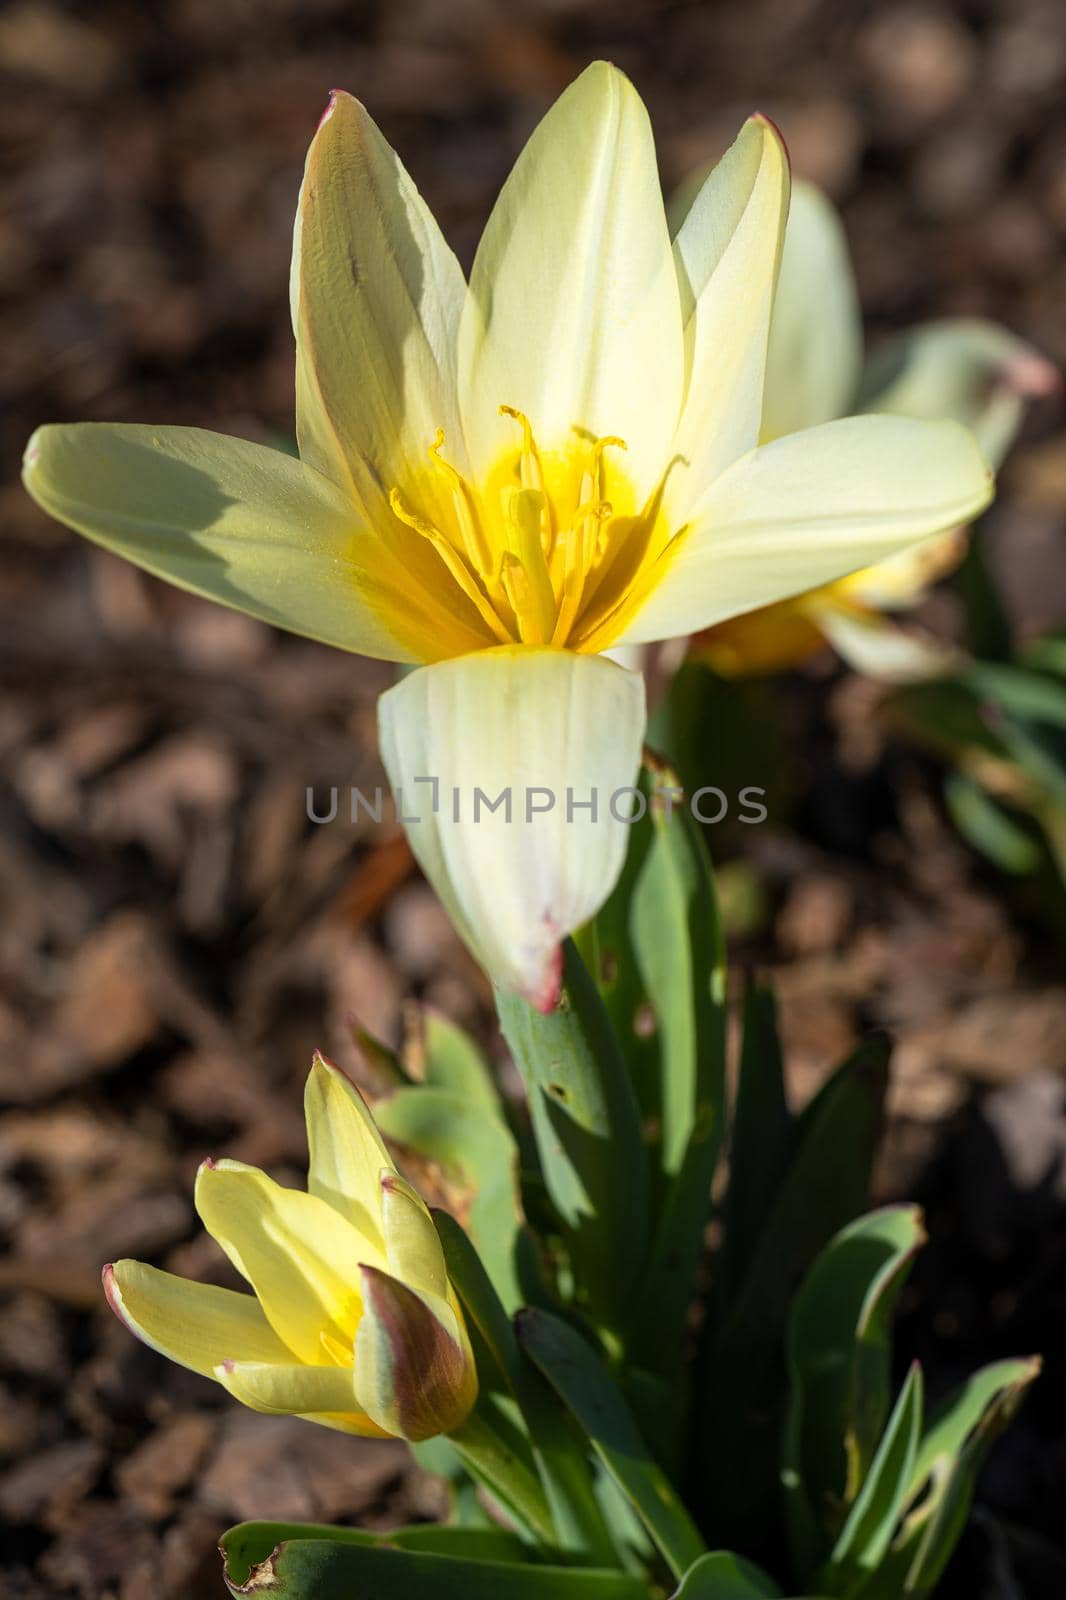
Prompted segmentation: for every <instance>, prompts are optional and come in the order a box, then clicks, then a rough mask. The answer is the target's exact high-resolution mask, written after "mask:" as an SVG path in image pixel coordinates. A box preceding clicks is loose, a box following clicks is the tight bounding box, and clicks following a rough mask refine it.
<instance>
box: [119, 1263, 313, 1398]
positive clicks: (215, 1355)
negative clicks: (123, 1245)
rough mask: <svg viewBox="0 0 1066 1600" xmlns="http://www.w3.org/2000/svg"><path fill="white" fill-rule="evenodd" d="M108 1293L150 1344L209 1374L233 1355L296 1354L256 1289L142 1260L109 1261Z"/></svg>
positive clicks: (280, 1357)
mask: <svg viewBox="0 0 1066 1600" xmlns="http://www.w3.org/2000/svg"><path fill="white" fill-rule="evenodd" d="M104 1294H105V1295H106V1296H107V1303H108V1305H109V1306H110V1307H111V1309H112V1311H113V1312H114V1313H115V1315H116V1316H117V1317H118V1319H119V1321H120V1322H122V1323H124V1324H125V1325H126V1327H127V1328H128V1329H129V1330H130V1332H131V1333H132V1334H134V1335H136V1337H137V1338H138V1339H140V1340H141V1341H142V1342H143V1343H144V1344H146V1345H150V1346H151V1348H152V1349H153V1350H158V1351H159V1352H160V1354H161V1355H164V1356H167V1357H168V1358H169V1360H171V1361H176V1362H177V1363H178V1364H179V1366H182V1367H189V1368H191V1369H192V1371H193V1372H199V1373H202V1374H203V1375H204V1377H206V1378H210V1377H212V1376H214V1371H215V1368H216V1367H217V1366H218V1365H219V1363H220V1362H222V1361H228V1360H231V1359H232V1360H237V1361H269V1362H288V1361H291V1360H292V1352H291V1350H290V1349H289V1348H288V1346H287V1345H285V1344H283V1343H282V1341H281V1340H280V1339H279V1338H278V1336H277V1334H276V1333H275V1332H274V1330H273V1328H272V1327H271V1326H270V1324H269V1322H268V1321H267V1319H266V1317H265V1316H264V1315H263V1308H262V1307H261V1306H260V1304H259V1301H258V1300H257V1299H256V1298H255V1295H252V1294H238V1293H237V1292H236V1291H234V1290H233V1289H219V1288H217V1287H216V1286H215V1285H214V1284H211V1283H194V1282H192V1281H191V1280H190V1279H188V1278H178V1277H176V1276H175V1275H174V1274H173V1273H172V1272H161V1271H160V1270H159V1268H158V1267H149V1266H145V1264H144V1263H143V1262H142V1261H116V1262H115V1263H114V1265H113V1266H108V1267H105V1268H104Z"/></svg>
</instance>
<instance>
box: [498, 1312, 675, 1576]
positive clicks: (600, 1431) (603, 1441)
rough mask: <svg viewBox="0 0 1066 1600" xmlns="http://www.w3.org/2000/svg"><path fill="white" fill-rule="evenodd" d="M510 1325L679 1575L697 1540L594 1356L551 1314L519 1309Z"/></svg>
mask: <svg viewBox="0 0 1066 1600" xmlns="http://www.w3.org/2000/svg"><path fill="white" fill-rule="evenodd" d="M515 1327H516V1331H517V1333H518V1338H519V1342H520V1343H521V1345H522V1348H523V1349H524V1350H525V1351H526V1352H527V1353H528V1354H529V1355H530V1356H531V1357H532V1359H533V1360H534V1361H535V1362H536V1364H537V1366H538V1367H539V1368H540V1370H541V1371H542V1372H543V1374H544V1376H545V1377H546V1378H547V1380H548V1382H549V1383H550V1384H551V1385H552V1387H553V1388H554V1389H555V1391H556V1393H557V1394H558V1395H559V1396H560V1398H561V1399H562V1400H564V1401H565V1402H566V1404H567V1405H568V1406H569V1408H570V1410H571V1411H572V1412H573V1414H574V1416H575V1417H576V1419H577V1421H578V1422H579V1423H580V1424H581V1427H582V1428H583V1429H584V1431H585V1433H586V1434H587V1435H588V1438H589V1441H590V1442H591V1444H592V1447H593V1449H594V1450H595V1451H596V1454H597V1455H598V1456H599V1458H600V1460H601V1461H602V1462H603V1465H604V1467H605V1468H606V1470H607V1471H608V1472H609V1473H610V1475H611V1477H612V1478H613V1479H614V1481H615V1483H616V1484H617V1485H618V1487H619V1488H620V1489H621V1490H622V1492H623V1494H624V1495H625V1496H626V1498H627V1499H628V1500H629V1501H630V1503H631V1504H632V1506H633V1508H634V1510H635V1511H636V1513H637V1515H638V1516H639V1517H640V1519H641V1521H642V1522H643V1523H644V1525H645V1527H646V1528H647V1530H648V1532H649V1533H650V1535H651V1537H652V1539H653V1540H654V1541H655V1543H656V1545H657V1546H658V1548H659V1550H660V1552H661V1553H662V1555H663V1557H664V1559H665V1560H666V1562H667V1564H668V1565H669V1567H670V1569H671V1571H672V1572H673V1573H674V1575H675V1576H676V1577H679V1578H680V1577H681V1575H682V1574H683V1573H684V1572H686V1571H687V1570H688V1568H689V1567H690V1566H691V1565H692V1563H693V1561H695V1560H696V1559H697V1557H698V1556H700V1555H702V1554H703V1541H702V1540H701V1538H700V1536H699V1534H698V1532H697V1531H696V1528H695V1526H694V1524H693V1523H692V1520H691V1518H690V1517H689V1515H688V1512H687V1511H686V1510H685V1508H684V1506H683V1505H682V1503H681V1501H680V1500H679V1498H678V1496H677V1494H676V1493H675V1491H674V1489H673V1486H672V1485H671V1483H670V1481H669V1479H668V1478H667V1477H666V1475H665V1473H664V1472H663V1471H662V1468H661V1467H660V1466H659V1465H658V1463H657V1462H656V1461H655V1460H654V1459H653V1457H652V1456H651V1454H650V1452H649V1451H648V1448H647V1446H646V1444H645V1443H644V1440H643V1439H642V1438H641V1436H640V1432H639V1430H638V1428H637V1425H636V1423H635V1422H634V1420H633V1417H632V1414H631V1413H630V1411H629V1408H628V1407H627V1405H626V1402H625V1400H624V1399H623V1397H622V1395H621V1393H620V1392H619V1390H618V1389H617V1387H616V1386H615V1384H614V1383H613V1382H612V1380H611V1378H610V1376H609V1374H608V1372H607V1370H606V1368H605V1367H604V1365H603V1363H602V1362H601V1360H600V1358H599V1357H598V1356H597V1354H596V1352H595V1351H594V1350H593V1349H592V1347H591V1345H589V1344H588V1343H587V1342H586V1341H585V1339H584V1338H582V1336H581V1334H579V1333H577V1332H576V1331H575V1330H574V1329H573V1328H571V1327H569V1326H568V1325H567V1324H566V1323H565V1322H562V1321H561V1320H560V1319H559V1318H558V1317H554V1316H552V1315H551V1313H550V1312H546V1311H538V1310H529V1311H522V1312H519V1314H518V1317H517V1318H516V1322H515Z"/></svg>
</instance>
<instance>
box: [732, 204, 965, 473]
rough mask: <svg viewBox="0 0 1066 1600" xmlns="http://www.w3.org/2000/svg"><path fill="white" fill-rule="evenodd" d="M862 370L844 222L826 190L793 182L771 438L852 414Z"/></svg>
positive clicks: (766, 426)
mask: <svg viewBox="0 0 1066 1600" xmlns="http://www.w3.org/2000/svg"><path fill="white" fill-rule="evenodd" d="M861 372H862V314H861V312H860V310H859V297H858V293H857V291H856V288H855V278H854V275H853V273H852V270H851V259H850V257H849V255H848V245H847V240H846V238H845V237H844V229H843V226H842V225H841V221H840V218H839V217H838V216H837V214H836V211H835V210H834V208H833V205H832V203H831V202H830V201H829V200H828V199H827V198H826V196H825V195H824V194H822V192H821V190H820V189H816V188H815V186H814V184H812V183H796V184H793V186H792V203H791V205H790V207H789V213H788V226H787V228H786V229H785V248H784V251H783V253H782V256H781V271H780V273H779V274H778V279H777V293H776V295H775V296H774V312H773V318H772V320H771V323H770V345H769V349H768V351H767V355H766V385H765V388H764V391H763V409H762V434H761V437H762V439H763V441H764V442H765V441H767V440H769V439H777V438H780V437H781V436H782V435H783V434H786V433H797V432H798V431H799V430H800V429H801V428H813V427H816V426H817V424H818V423H820V422H831V421H832V420H833V418H834V417H842V416H846V415H847V414H848V412H849V411H850V410H852V409H853V402H854V400H855V396H856V394H857V392H858V387H859V377H860V374H861ZM871 409H872V410H878V409H879V408H878V407H876V406H874V407H872V408H871ZM947 414H948V413H944V415H947Z"/></svg>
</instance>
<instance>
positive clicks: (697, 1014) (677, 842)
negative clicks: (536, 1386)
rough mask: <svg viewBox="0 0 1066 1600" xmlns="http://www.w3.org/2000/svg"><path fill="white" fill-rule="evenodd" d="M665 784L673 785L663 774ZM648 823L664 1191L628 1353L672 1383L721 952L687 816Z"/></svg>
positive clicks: (709, 1139) (713, 1062) (694, 1260)
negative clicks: (649, 832)
mask: <svg viewBox="0 0 1066 1600" xmlns="http://www.w3.org/2000/svg"><path fill="white" fill-rule="evenodd" d="M665 778H666V780H667V782H668V784H672V783H674V782H676V780H675V779H674V777H673V774H672V773H669V772H668V773H666V774H665ZM652 817H653V824H652V826H653V841H652V844H651V847H650V849H649V850H648V853H647V856H646V859H645V862H644V866H643V870H642V872H641V874H640V878H639V880H638V882H637V884H636V888H635V891H634V895H633V904H632V907H631V912H630V927H631V937H632V944H633V950H634V952H635V955H636V959H637V962H638V965H639V968H640V972H641V976H642V979H643V983H644V988H645V992H646V994H647V997H648V1000H649V1001H650V1003H651V1005H652V1007H653V1008H654V1012H655V1016H656V1018H657V1021H658V1030H657V1031H658V1038H659V1062H658V1068H659V1074H660V1082H661V1088H660V1091H659V1095H658V1100H659V1104H660V1106H661V1108H662V1123H661V1125H662V1142H661V1162H662V1168H663V1178H664V1180H665V1183H666V1190H665V1195H664V1198H663V1202H662V1205H661V1208H660V1212H659V1217H658V1223H657V1227H656V1230H655V1236H654V1239H653V1244H652V1251H651V1258H650V1262H649V1266H648V1273H647V1277H646V1280H645V1283H644V1286H643V1292H642V1294H641V1295H640V1297H639V1300H638V1309H637V1314H636V1317H635V1319H634V1323H633V1328H632V1331H631V1335H630V1339H629V1341H628V1348H629V1353H630V1356H631V1359H632V1360H633V1362H635V1363H636V1364H638V1365H642V1366H644V1367H646V1368H648V1369H649V1370H652V1371H656V1372H660V1373H663V1374H665V1375H667V1376H669V1377H670V1378H671V1379H676V1377H677V1374H678V1372H679V1371H680V1370H681V1369H682V1361H681V1352H682V1341H683V1338H684V1334H685V1327H686V1322H687V1318H688V1313H689V1309H690V1307H691V1304H692V1300H693V1296H694V1292H695V1278H696V1270H697V1267H698V1265H699V1261H700V1257H701V1255H702V1252H703V1242H704V1234H705V1231H706V1226H707V1218H708V1215H709V1213H710V1205H711V1184H712V1181H713V1179H714V1172H715V1167H716V1165H717V1161H718V1153H719V1150H720V1147H721V1143H722V1133H723V1122H724V1102H725V1028H726V1003H725V984H726V975H725V963H726V955H725V939H724V936H723V933H722V925H721V920H720V918H719V915H718V905H717V901H716V898H715V891H714V879H713V876H712V873H711V864H710V861H709V859H708V856H707V851H706V848H705V846H704V844H703V840H702V839H701V837H700V835H699V833H698V831H697V829H696V827H695V824H694V823H693V821H692V818H691V817H690V816H689V814H688V811H687V809H686V808H684V807H681V808H679V809H676V810H675V811H674V813H673V815H672V816H669V815H668V814H667V812H666V810H665V809H664V808H663V807H662V806H661V805H660V806H653V808H652ZM677 1388H678V1390H679V1391H680V1386H679V1385H678V1386H677Z"/></svg>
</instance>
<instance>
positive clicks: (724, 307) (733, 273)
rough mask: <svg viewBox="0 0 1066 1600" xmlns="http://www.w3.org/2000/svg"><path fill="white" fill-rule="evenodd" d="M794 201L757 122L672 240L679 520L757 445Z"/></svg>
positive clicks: (778, 157) (781, 160) (776, 141)
mask: <svg viewBox="0 0 1066 1600" xmlns="http://www.w3.org/2000/svg"><path fill="white" fill-rule="evenodd" d="M788 194H789V171H788V156H787V154H786V152H785V147H784V145H783V144H782V142H781V136H780V134H779V133H778V131H777V129H776V128H775V127H774V126H773V124H772V123H770V122H768V121H767V120H766V118H765V117H751V118H749V120H748V121H747V122H746V123H745V124H744V127H743V128H742V129H741V131H740V134H739V136H738V138H737V139H736V141H735V143H734V144H733V145H732V146H731V147H730V149H729V150H728V151H727V152H726V154H725V155H724V156H723V157H722V160H721V161H720V162H719V163H718V165H717V166H716V167H715V168H714V170H713V171H712V172H711V174H710V176H709V177H708V178H707V180H706V182H705V183H704V185H703V188H702V190H701V191H700V193H699V195H698V196H697V197H696V199H695V200H694V201H693V202H692V205H691V206H690V207H689V210H688V213H687V215H686V217H685V220H684V222H683V223H682V224H681V227H680V229H679V231H678V234H677V238H676V239H675V240H674V258H675V262H676V265H677V274H678V279H679V282H680V285H681V302H682V314H683V317H684V322H685V400H684V406H683V408H682V412H681V419H680V422H679V424H678V429H677V436H676V438H675V440H674V444H673V454H674V455H675V456H678V457H680V458H681V460H680V462H679V464H678V466H677V468H676V470H675V471H674V472H672V473H671V477H670V499H671V504H675V503H676V504H677V506H678V507H679V508H680V509H681V510H682V511H683V510H684V509H685V508H687V507H689V506H691V505H693V504H694V503H695V502H696V501H697V500H698V498H699V496H700V495H701V494H702V492H703V490H704V489H705V488H706V486H707V484H708V483H710V482H711V481H712V480H713V479H714V478H716V477H717V476H718V475H719V473H721V472H722V471H724V469H725V468H726V467H728V466H729V464H730V463H731V462H733V461H736V460H737V458H738V457H739V456H742V455H744V454H745V453H746V452H747V451H748V450H751V449H752V448H753V447H754V446H755V445H756V443H757V442H758V438H759V422H760V417H761V414H762V391H763V375H764V372H765V367H766V347H767V338H768V335H769V328H770V312H771V308H772V306H773V298H774V284H775V282H776V278H777V268H778V263H779V261H780V256H781V242H782V238H783V236H784V230H785V218H786V216H787V214H788ZM663 464H664V465H665V462H664V463H663Z"/></svg>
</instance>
